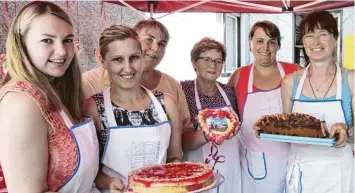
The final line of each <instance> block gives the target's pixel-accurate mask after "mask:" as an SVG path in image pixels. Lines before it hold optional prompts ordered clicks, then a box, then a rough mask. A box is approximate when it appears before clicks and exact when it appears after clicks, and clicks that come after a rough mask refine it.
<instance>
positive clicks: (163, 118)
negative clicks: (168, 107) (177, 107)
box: [141, 86, 168, 122]
mask: <svg viewBox="0 0 355 193" xmlns="http://www.w3.org/2000/svg"><path fill="white" fill-rule="evenodd" d="M141 87H142V88H144V90H145V91H146V92H147V94H148V96H149V97H150V99H151V100H152V102H153V104H154V108H155V109H156V110H157V113H158V116H159V118H160V120H161V121H162V122H165V121H168V118H167V116H166V114H165V111H164V109H163V106H162V105H161V104H160V102H159V101H158V99H157V97H155V96H154V94H153V92H152V91H150V90H149V89H147V88H145V87H144V86H141Z"/></svg>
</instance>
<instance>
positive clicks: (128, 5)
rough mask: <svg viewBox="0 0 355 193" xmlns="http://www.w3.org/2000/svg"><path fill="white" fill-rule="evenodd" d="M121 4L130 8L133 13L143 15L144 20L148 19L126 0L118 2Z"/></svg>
mask: <svg viewBox="0 0 355 193" xmlns="http://www.w3.org/2000/svg"><path fill="white" fill-rule="evenodd" d="M118 1H119V2H120V3H122V4H123V5H124V6H126V7H128V8H130V9H131V10H132V11H134V12H136V13H137V14H139V15H141V16H142V17H143V18H144V19H148V17H147V16H146V15H144V14H142V13H141V12H140V11H138V10H137V9H136V8H134V7H132V6H131V5H130V4H128V3H126V2H125V1H124V0H118Z"/></svg>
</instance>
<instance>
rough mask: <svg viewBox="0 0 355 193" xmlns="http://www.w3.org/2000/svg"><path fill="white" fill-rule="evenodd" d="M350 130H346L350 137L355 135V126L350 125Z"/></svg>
mask: <svg viewBox="0 0 355 193" xmlns="http://www.w3.org/2000/svg"><path fill="white" fill-rule="evenodd" d="M347 126H348V130H347V131H346V133H347V134H348V137H350V136H353V135H354V126H351V125H348V124H347Z"/></svg>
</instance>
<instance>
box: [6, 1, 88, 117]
mask: <svg viewBox="0 0 355 193" xmlns="http://www.w3.org/2000/svg"><path fill="white" fill-rule="evenodd" d="M44 14H51V15H54V16H56V17H58V18H61V19H62V20H64V21H65V22H67V23H69V24H70V25H71V26H73V25H72V22H71V19H70V17H69V15H68V14H67V13H66V12H65V11H64V10H63V9H61V8H60V7H59V6H57V5H55V4H53V3H50V2H42V1H34V2H31V3H29V4H27V5H26V6H25V7H23V8H22V10H21V11H20V12H19V13H18V14H17V16H16V18H15V20H14V21H13V23H12V25H11V28H10V30H9V33H8V37H7V43H6V56H7V61H6V62H7V66H8V73H7V76H6V78H5V80H4V82H2V84H6V83H7V82H9V81H10V80H11V79H14V80H16V81H26V82H29V83H31V84H33V85H35V86H37V87H39V88H40V89H42V91H43V92H44V93H45V94H46V97H47V100H46V101H47V102H48V103H47V106H48V108H51V109H53V110H60V109H61V107H60V106H61V104H63V105H64V106H65V107H67V109H68V111H69V113H70V114H71V116H72V117H73V118H74V119H75V120H80V119H82V117H83V109H84V108H83V106H84V94H83V90H82V83H81V72H80V69H79V66H78V62H77V58H76V55H75V56H74V58H73V60H72V61H71V63H70V66H69V67H68V69H67V70H66V72H65V74H64V75H63V76H62V77H58V78H55V80H54V82H52V83H51V82H50V80H49V79H48V78H47V77H46V75H45V74H43V73H42V72H41V71H39V70H38V69H36V68H35V67H34V65H33V64H32V63H31V61H30V59H29V55H28V52H27V50H26V46H25V37H26V35H27V32H28V30H29V28H30V26H31V24H32V22H33V20H34V19H36V18H37V17H39V16H41V15H44Z"/></svg>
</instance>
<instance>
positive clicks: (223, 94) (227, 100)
mask: <svg viewBox="0 0 355 193" xmlns="http://www.w3.org/2000/svg"><path fill="white" fill-rule="evenodd" d="M216 86H217V89H218V91H219V93H221V95H222V97H223V100H224V102H225V103H226V105H227V106H231V102H230V101H229V99H228V97H227V95H226V92H224V90H223V89H222V87H221V86H220V85H219V84H218V83H217V82H216ZM194 91H195V101H196V107H197V109H198V110H200V109H202V105H201V101H200V98H199V97H198V91H197V84H196V80H194Z"/></svg>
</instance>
